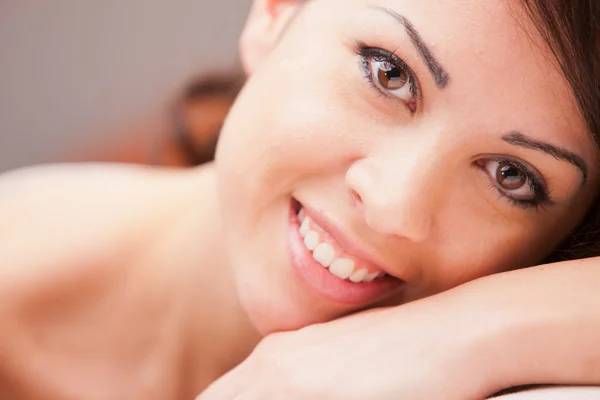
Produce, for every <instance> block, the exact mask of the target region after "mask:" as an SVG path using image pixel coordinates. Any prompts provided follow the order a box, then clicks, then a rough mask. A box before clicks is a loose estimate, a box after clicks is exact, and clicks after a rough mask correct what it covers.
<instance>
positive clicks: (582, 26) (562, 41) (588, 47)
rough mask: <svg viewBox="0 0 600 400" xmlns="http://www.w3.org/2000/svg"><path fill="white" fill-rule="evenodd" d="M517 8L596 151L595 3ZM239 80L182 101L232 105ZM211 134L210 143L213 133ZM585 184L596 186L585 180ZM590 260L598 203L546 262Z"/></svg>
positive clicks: (562, 0)
mask: <svg viewBox="0 0 600 400" xmlns="http://www.w3.org/2000/svg"><path fill="white" fill-rule="evenodd" d="M507 1H510V0H507ZM520 4H521V5H522V6H523V7H524V9H525V11H526V12H527V14H528V15H529V17H530V19H531V20H532V21H533V22H534V24H535V26H536V28H537V29H538V30H539V32H540V34H541V35H542V37H543V38H544V39H545V41H546V43H547V44H548V46H549V48H550V50H551V52H552V55H553V57H554V61H555V62H556V65H557V67H558V68H559V69H560V70H561V72H562V74H563V75H564V77H565V79H566V80H567V82H568V84H569V85H570V87H571V90H572V92H573V95H574V98H575V100H576V102H577V105H578V108H579V112H580V114H581V117H582V118H583V120H584V121H585V124H586V127H587V129H588V131H589V134H590V135H591V136H592V137H593V139H594V141H595V142H596V144H597V149H599V150H600V0H520ZM242 82H243V76H242V74H241V73H238V74H232V76H221V77H219V78H218V79H216V78H212V79H211V78H208V79H206V78H204V79H201V80H199V81H196V82H194V83H192V84H191V85H190V87H189V88H188V90H187V91H186V93H185V95H184V96H183V99H182V101H188V100H191V99H194V98H198V97H210V96H220V95H225V96H230V97H231V99H232V101H233V99H234V98H235V96H236V95H237V93H238V91H239V90H240V88H241V86H242V85H241V83H242ZM178 126H179V129H178V134H179V135H180V138H179V140H180V141H181V144H182V146H184V147H185V148H186V151H188V152H189V153H190V158H191V159H194V160H203V161H208V160H210V159H212V157H213V156H214V146H211V148H209V149H197V148H195V147H194V146H193V143H192V141H190V139H189V135H188V134H187V132H186V130H185V124H183V123H182V122H181V121H178ZM214 135H215V139H216V137H217V136H218V132H215V133H214ZM215 143H216V140H215ZM598 153H599V154H600V151H598ZM591 184H598V182H595V181H591ZM594 256H600V200H597V201H596V203H595V205H594V206H593V207H592V208H591V210H590V211H589V212H588V214H587V216H586V218H584V221H583V223H582V224H581V226H580V227H579V228H578V229H577V230H576V231H575V232H574V233H573V234H572V235H570V237H569V238H568V239H567V240H566V241H565V242H564V243H563V244H562V245H561V246H560V247H559V248H558V249H557V250H556V251H555V252H554V253H553V254H552V256H551V257H550V259H549V260H548V261H560V260H568V259H578V258H587V257H594Z"/></svg>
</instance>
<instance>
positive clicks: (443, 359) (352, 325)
mask: <svg viewBox="0 0 600 400" xmlns="http://www.w3.org/2000/svg"><path fill="white" fill-rule="evenodd" d="M441 296H446V294H444V295H438V296H434V297H432V298H429V299H426V300H421V301H419V302H416V303H411V304H407V305H404V306H401V307H396V308H390V309H378V310H373V311H370V312H365V313H361V314H356V315H354V316H350V317H346V318H343V319H340V320H336V321H333V322H329V323H325V324H320V325H314V326H310V327H307V328H304V329H302V330H299V331H296V332H287V333H278V334H274V335H271V336H268V337H266V338H265V339H264V340H263V341H262V342H261V343H260V344H259V345H258V346H257V347H256V349H255V351H254V352H253V353H252V354H251V355H250V356H249V357H248V358H247V359H246V360H245V361H244V362H243V363H242V364H240V365H239V366H238V367H237V368H235V369H233V370H232V371H230V372H229V373H228V374H226V375H225V376H223V377H222V378H221V379H219V380H218V381H216V382H215V383H214V384H213V385H212V386H210V387H209V388H208V389H207V390H206V391H205V392H204V393H203V394H201V395H200V396H199V397H198V398H197V399H196V400H231V399H236V400H275V399H277V400H279V399H290V400H313V399H328V400H354V399H356V400H365V399H377V400H386V399H390V400H392V399H393V400H397V399H411V400H412V399H446V400H453V399H456V400H459V399H460V400H467V399H481V398H484V397H485V396H486V395H489V394H491V393H492V392H493V391H494V390H493V388H492V387H491V382H486V381H485V380H486V377H489V376H492V374H488V373H486V372H485V371H484V370H483V369H482V368H480V366H478V365H477V364H478V363H477V362H476V360H477V359H478V358H480V357H479V356H477V352H476V349H475V348H474V347H475V344H477V343H480V341H478V340H475V338H474V336H473V334H472V332H475V331H476V329H474V327H473V325H471V323H472V322H473V321H472V319H473V317H472V315H467V314H465V313H464V312H462V311H460V310H456V307H455V306H454V305H453V304H452V302H448V301H443V299H442V298H441ZM467 309H469V308H468V307H467ZM457 312H458V314H457ZM461 312H462V314H461ZM465 327H466V328H465ZM488 363H489V360H488ZM488 383H489V384H488Z"/></svg>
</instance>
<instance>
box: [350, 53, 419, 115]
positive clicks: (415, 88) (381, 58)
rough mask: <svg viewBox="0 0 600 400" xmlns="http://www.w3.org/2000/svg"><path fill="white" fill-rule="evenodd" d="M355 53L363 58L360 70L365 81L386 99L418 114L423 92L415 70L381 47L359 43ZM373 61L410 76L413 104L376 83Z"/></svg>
mask: <svg viewBox="0 0 600 400" xmlns="http://www.w3.org/2000/svg"><path fill="white" fill-rule="evenodd" d="M354 51H355V53H356V54H357V55H358V56H360V58H361V59H360V68H361V70H362V72H363V74H364V77H365V79H366V80H367V82H368V83H369V84H370V86H372V87H373V88H374V89H375V90H377V92H379V94H380V95H381V96H384V97H385V98H388V99H391V100H394V101H398V102H400V103H402V104H403V105H404V106H405V107H407V108H408V109H409V111H410V112H411V113H413V114H414V113H415V112H416V103H417V100H419V99H420V93H421V91H420V88H419V84H418V81H417V79H416V75H415V73H414V72H413V70H412V69H410V67H409V66H408V65H407V64H406V63H405V62H404V61H403V60H402V59H401V58H400V57H398V56H397V55H396V54H394V53H393V52H390V51H387V50H384V49H382V48H379V47H371V46H367V45H366V44H365V43H363V42H357V43H356V45H355V49H354ZM371 59H373V60H374V61H378V62H387V63H389V64H390V65H393V66H394V67H396V68H398V69H400V70H402V72H404V73H406V74H407V75H408V78H409V84H410V92H411V93H412V102H411V104H407V103H406V102H405V101H403V100H402V99H400V98H398V97H396V96H394V95H392V94H390V92H389V91H387V90H385V89H383V88H382V87H381V86H380V85H379V84H378V83H377V82H376V81H375V78H374V76H373V71H371V68H370V66H369V60H371Z"/></svg>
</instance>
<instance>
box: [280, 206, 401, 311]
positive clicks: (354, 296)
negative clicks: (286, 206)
mask: <svg viewBox="0 0 600 400" xmlns="http://www.w3.org/2000/svg"><path fill="white" fill-rule="evenodd" d="M288 247H289V251H290V257H291V265H292V269H293V270H294V271H295V272H296V274H297V275H298V276H299V277H300V279H301V280H302V281H304V283H305V284H306V285H308V286H309V287H310V288H311V289H312V290H313V291H315V292H317V293H318V294H320V295H321V296H323V297H325V298H326V299H328V300H330V301H334V302H336V303H341V304H344V305H348V306H353V307H357V306H365V305H367V304H369V303H372V302H375V301H377V300H381V299H382V298H384V297H386V296H388V295H390V294H391V293H393V292H395V291H396V290H397V289H398V288H399V287H401V286H402V284H403V281H401V280H399V279H396V278H394V277H391V276H384V277H382V278H378V279H376V280H374V281H373V282H361V283H354V282H350V281H347V280H344V279H340V278H338V277H337V276H335V275H333V274H332V273H330V272H329V270H328V269H327V268H325V267H323V266H322V265H321V264H319V263H318V262H317V261H316V260H315V259H314V258H313V256H312V252H311V251H310V250H308V249H307V248H306V246H305V245H304V239H303V238H302V236H301V235H300V220H299V219H298V214H297V210H296V207H295V206H294V204H292V205H291V206H290V214H289V224H288Z"/></svg>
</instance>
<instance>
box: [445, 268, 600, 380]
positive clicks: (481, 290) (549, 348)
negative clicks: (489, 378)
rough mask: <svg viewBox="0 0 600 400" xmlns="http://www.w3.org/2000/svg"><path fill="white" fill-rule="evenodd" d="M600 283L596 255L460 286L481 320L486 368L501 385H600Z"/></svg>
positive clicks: (483, 365) (482, 356)
mask: <svg viewBox="0 0 600 400" xmlns="http://www.w3.org/2000/svg"><path fill="white" fill-rule="evenodd" d="M599 287H600V259H597V258H593V259H587V260H578V261H570V262H564V263H558V264H551V265H545V266H540V267H534V268H529V269H524V270H519V271H513V272H508V273H504V274H500V275H495V276H491V277H487V278H484V279H480V280H478V281H474V282H472V283H469V284H467V285H465V286H464V287H461V288H458V289H456V293H455V294H456V296H457V299H459V302H460V303H464V305H465V306H464V310H465V312H469V310H474V312H475V313H478V314H479V315H480V318H481V322H482V323H481V324H480V327H482V328H484V332H483V336H482V337H483V338H484V339H483V340H482V341H481V346H480V348H479V351H478V352H477V353H478V354H479V356H478V357H479V358H480V359H479V360H477V363H478V364H479V365H480V366H481V368H482V369H481V370H482V371H487V373H489V374H493V375H494V376H496V378H495V379H494V382H495V384H496V385H498V387H497V388H498V389H501V388H505V387H510V386H517V385H524V384H532V383H534V384H535V383H541V384H544V383H550V384H595V385H599V384H600V340H599V338H600V293H599V290H598V288H599ZM449 295H452V292H449ZM465 329H467V327H465Z"/></svg>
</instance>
